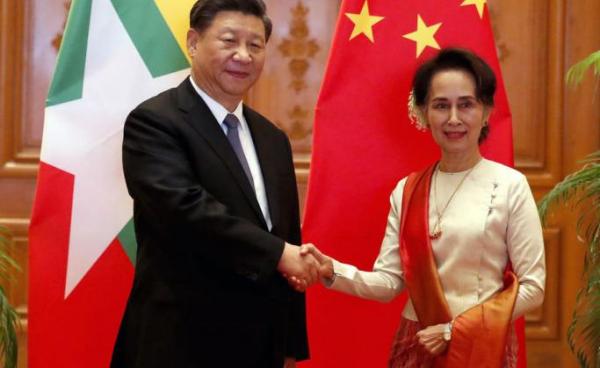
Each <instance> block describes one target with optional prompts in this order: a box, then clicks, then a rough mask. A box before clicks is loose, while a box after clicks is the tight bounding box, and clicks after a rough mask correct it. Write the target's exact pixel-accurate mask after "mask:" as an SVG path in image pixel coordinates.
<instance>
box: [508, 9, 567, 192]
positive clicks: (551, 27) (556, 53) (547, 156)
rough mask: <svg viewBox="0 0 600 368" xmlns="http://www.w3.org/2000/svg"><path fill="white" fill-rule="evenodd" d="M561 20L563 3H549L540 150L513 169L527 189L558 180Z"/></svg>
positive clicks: (563, 28) (563, 22)
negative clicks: (524, 177)
mask: <svg viewBox="0 0 600 368" xmlns="http://www.w3.org/2000/svg"><path fill="white" fill-rule="evenodd" d="M565 17H566V9H565V2H564V0H552V1H551V2H550V3H549V12H548V29H547V33H548V41H547V42H548V44H547V50H548V51H547V55H546V62H547V64H546V65H545V66H546V80H547V84H546V90H545V91H537V93H542V94H544V93H545V95H546V98H545V102H546V105H545V107H546V109H545V116H546V121H544V122H542V124H541V126H543V127H544V129H543V132H541V133H542V134H543V137H542V138H541V140H540V141H539V142H540V143H543V147H540V149H541V151H540V157H539V159H538V160H519V159H518V158H516V160H515V161H516V162H515V166H516V168H517V169H519V170H520V171H522V172H523V173H524V174H526V175H527V178H528V180H529V183H530V185H531V186H536V187H544V188H549V187H552V186H553V185H554V184H556V183H557V182H558V181H560V179H561V167H562V162H561V157H562V151H563V144H562V143H563V142H562V140H561V137H562V133H563V126H562V121H563V113H564V108H563V99H564V96H563V94H564V93H563V91H564V82H563V80H564V79H563V76H564V73H565V68H564V61H563V59H564V57H563V55H564V53H565Z"/></svg>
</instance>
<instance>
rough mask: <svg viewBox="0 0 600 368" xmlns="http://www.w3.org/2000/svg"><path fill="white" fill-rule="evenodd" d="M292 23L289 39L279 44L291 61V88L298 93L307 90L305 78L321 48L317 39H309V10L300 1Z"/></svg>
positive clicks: (295, 8) (293, 10) (282, 51)
mask: <svg viewBox="0 0 600 368" xmlns="http://www.w3.org/2000/svg"><path fill="white" fill-rule="evenodd" d="M291 12H292V23H291V26H290V33H289V37H288V38H284V39H283V41H282V42H281V43H280V44H279V46H278V49H279V51H280V52H281V53H282V54H283V56H285V57H286V58H290V59H291V60H290V61H289V63H288V69H289V71H290V73H291V74H292V81H291V82H290V88H291V89H293V90H294V91H296V93H298V92H300V91H302V90H303V89H305V88H306V82H305V80H304V77H305V75H306V72H307V70H308V68H309V67H310V59H312V58H313V57H314V56H315V54H316V53H317V52H319V50H320V47H319V45H318V44H317V41H316V40H315V39H312V38H311V39H309V29H308V23H307V22H306V16H307V15H308V12H309V9H308V8H307V7H306V6H304V4H303V3H302V1H299V2H298V4H297V5H296V7H294V8H292V9H291Z"/></svg>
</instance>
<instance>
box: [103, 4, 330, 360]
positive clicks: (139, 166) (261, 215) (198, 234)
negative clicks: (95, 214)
mask: <svg viewBox="0 0 600 368" xmlns="http://www.w3.org/2000/svg"><path fill="white" fill-rule="evenodd" d="M190 24H191V29H190V31H189V32H188V39H187V46H188V51H189V54H190V56H191V59H192V72H191V77H190V78H189V79H186V80H185V81H184V82H183V83H181V84H180V85H179V86H178V87H177V88H174V89H170V90H167V91H165V92H163V93H161V94H159V95H158V96H156V97H153V98H151V99H149V100H147V101H145V102H143V103H142V104H141V105H140V106H138V107H137V108H135V109H134V110H133V111H132V112H131V114H130V115H129V116H128V118H127V121H126V123H125V133H124V142H123V166H124V171H125V179H126V181H127V187H128V190H129V193H130V194H131V196H132V197H133V199H134V220H135V230H136V238H137V242H138V253H137V262H136V268H135V276H134V281H133V288H132V290H131V295H130V298H129V301H128V303H127V308H126V311H125V315H124V317H123V321H122V323H121V328H120V331H119V335H118V338H117V342H116V345H115V349H114V352H113V357H112V362H111V366H112V367H128V368H129V367H138V368H151V367H161V368H165V367H175V368H185V367H210V368H212V367H249V368H271V367H273V368H275V367H276V368H281V367H284V366H285V367H294V366H295V361H296V360H302V359H306V358H308V341H307V335H306V318H305V304H304V294H302V293H300V292H296V291H294V290H293V289H292V288H291V287H290V286H289V285H288V283H287V282H286V279H285V278H284V276H287V277H290V278H291V277H294V278H295V279H301V280H304V281H305V284H304V285H308V284H311V283H313V282H315V281H316V280H317V278H318V271H317V268H318V263H317V262H316V260H315V259H314V258H312V256H311V257H302V256H301V255H300V253H299V247H297V246H296V245H297V244H300V243H301V238H300V224H299V210H298V194H297V189H296V180H295V175H294V166H293V162H292V152H291V148H290V143H289V141H288V139H287V137H286V136H285V134H284V133H283V132H282V131H281V130H279V129H277V128H276V127H275V126H274V125H273V124H271V123H270V122H269V121H268V120H267V119H266V118H264V117H263V116H261V115H260V114H258V113H257V112H255V111H253V110H252V109H250V108H248V107H247V106H244V105H243V104H242V103H241V101H242V97H243V95H244V94H245V93H246V92H247V91H248V89H249V88H250V87H251V86H252V85H253V84H254V83H255V82H256V80H257V79H258V77H259V75H260V72H261V70H262V67H263V64H264V57H265V56H264V53H265V45H266V42H267V40H268V38H269V35H270V32H271V23H270V20H269V18H268V17H267V16H266V13H265V5H264V3H263V2H262V0H199V1H197V2H196V4H195V5H194V6H193V8H192V10H191V14H190ZM292 244H296V245H292Z"/></svg>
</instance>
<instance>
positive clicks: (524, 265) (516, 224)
mask: <svg viewBox="0 0 600 368" xmlns="http://www.w3.org/2000/svg"><path fill="white" fill-rule="evenodd" d="M509 207H510V210H509V219H508V229H507V233H506V237H507V239H506V241H507V245H508V255H509V257H510V261H511V263H512V267H513V270H514V272H515V274H516V275H517V279H518V280H519V292H518V294H517V300H516V303H515V309H514V311H513V319H514V318H517V317H520V316H522V315H523V314H525V313H526V312H528V311H530V310H532V309H534V308H536V307H538V306H539V305H541V304H542V302H543V300H544V287H545V283H546V262H545V256H544V240H543V236H542V225H541V222H540V218H539V215H538V212H537V208H536V205H535V200H534V199H533V195H532V194H531V189H530V188H529V185H528V184H527V180H526V178H525V177H524V176H522V177H521V178H520V181H519V182H518V183H517V184H516V185H515V186H514V187H513V188H512V190H511V193H509Z"/></svg>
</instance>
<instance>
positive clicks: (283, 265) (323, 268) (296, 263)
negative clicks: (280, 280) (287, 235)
mask: <svg viewBox="0 0 600 368" xmlns="http://www.w3.org/2000/svg"><path fill="white" fill-rule="evenodd" d="M277 270H278V271H279V272H281V274H282V275H283V276H284V277H285V278H286V279H287V280H288V283H289V284H290V286H291V287H293V288H294V289H296V291H299V292H303V291H305V290H306V288H308V287H309V286H311V285H313V284H314V283H316V282H317V281H319V279H321V278H323V279H331V278H332V277H333V262H332V260H331V258H330V257H328V256H326V255H324V254H323V253H321V251H319V249H317V247H315V246H314V245H313V244H310V243H308V244H303V245H302V246H300V247H298V246H296V245H291V244H288V243H285V247H284V249H283V254H282V255H281V259H280V260H279V264H278V265H277Z"/></svg>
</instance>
